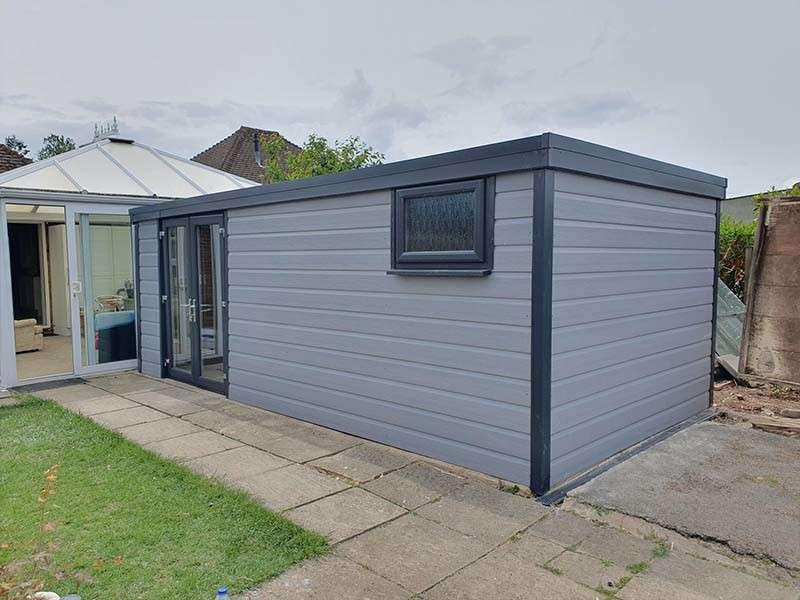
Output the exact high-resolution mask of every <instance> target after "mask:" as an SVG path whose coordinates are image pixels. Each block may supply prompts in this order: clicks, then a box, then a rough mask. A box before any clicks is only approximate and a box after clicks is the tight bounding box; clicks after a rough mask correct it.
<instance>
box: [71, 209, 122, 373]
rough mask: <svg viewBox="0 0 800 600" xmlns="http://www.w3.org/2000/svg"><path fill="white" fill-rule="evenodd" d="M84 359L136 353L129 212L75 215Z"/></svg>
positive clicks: (93, 361)
mask: <svg viewBox="0 0 800 600" xmlns="http://www.w3.org/2000/svg"><path fill="white" fill-rule="evenodd" d="M75 225H76V227H75V231H76V248H77V263H78V280H79V281H80V290H79V292H78V293H77V297H78V303H79V307H80V309H79V314H80V321H81V323H80V324H81V332H80V333H81V363H82V364H83V365H84V366H86V365H98V364H105V363H111V362H117V361H121V360H131V359H134V358H136V313H135V305H134V302H135V301H134V297H135V295H134V289H133V246H132V243H131V227H130V219H129V218H128V216H127V215H98V214H78V215H76V217H75Z"/></svg>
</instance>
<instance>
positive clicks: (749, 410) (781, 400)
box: [714, 381, 800, 436]
mask: <svg viewBox="0 0 800 600" xmlns="http://www.w3.org/2000/svg"><path fill="white" fill-rule="evenodd" d="M717 388H718V389H717ZM714 407H715V408H716V409H717V410H718V411H719V415H718V417H717V419H716V420H717V421H719V422H722V423H727V424H743V425H747V424H749V422H750V421H751V419H752V418H754V417H779V418H784V417H790V418H791V417H795V416H796V415H800V390H795V389H792V388H788V387H783V386H779V385H773V384H764V385H761V386H758V387H746V386H742V385H737V384H736V383H735V382H733V381H729V382H727V383H726V382H720V383H717V384H716V385H715V389H714ZM792 420H793V421H796V422H797V423H799V424H800V418H793V419H792ZM775 433H782V434H784V435H790V436H793V435H796V433H795V432H791V431H786V432H782V431H780V430H779V429H776V430H775Z"/></svg>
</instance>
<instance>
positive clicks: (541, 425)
mask: <svg viewBox="0 0 800 600" xmlns="http://www.w3.org/2000/svg"><path fill="white" fill-rule="evenodd" d="M554 200H555V173H554V172H553V171H550V170H548V169H543V170H540V171H536V172H535V173H534V174H533V261H532V265H531V267H532V274H531V489H532V490H533V492H534V494H537V495H541V494H544V493H545V492H547V491H548V490H549V489H550V383H551V362H552V334H553V203H554Z"/></svg>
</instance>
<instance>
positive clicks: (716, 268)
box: [708, 200, 722, 406]
mask: <svg viewBox="0 0 800 600" xmlns="http://www.w3.org/2000/svg"><path fill="white" fill-rule="evenodd" d="M721 217H722V202H721V201H720V200H717V206H716V221H717V228H716V230H715V233H714V292H713V294H714V304H713V305H712V308H711V371H710V376H709V382H708V405H709V406H711V405H713V404H714V369H715V368H716V364H717V349H716V346H717V290H718V288H719V283H718V282H719V223H720V220H721Z"/></svg>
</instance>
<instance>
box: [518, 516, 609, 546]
mask: <svg viewBox="0 0 800 600" xmlns="http://www.w3.org/2000/svg"><path fill="white" fill-rule="evenodd" d="M596 527H598V526H597V525H594V524H592V523H591V522H590V521H587V520H585V519H582V518H581V517H579V516H577V515H573V514H572V513H569V512H565V511H563V510H556V511H555V512H553V513H551V514H550V515H547V516H546V517H545V518H543V519H541V520H540V521H537V522H536V523H535V524H534V525H533V527H531V528H530V533H532V534H533V535H535V536H538V537H541V538H545V539H548V540H550V541H552V542H555V543H557V544H560V545H562V546H564V547H566V548H572V547H574V546H577V544H579V543H580V542H582V541H583V540H585V539H586V538H588V537H589V536H590V535H591V534H592V533H593V532H594V529H595V528H596Z"/></svg>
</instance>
